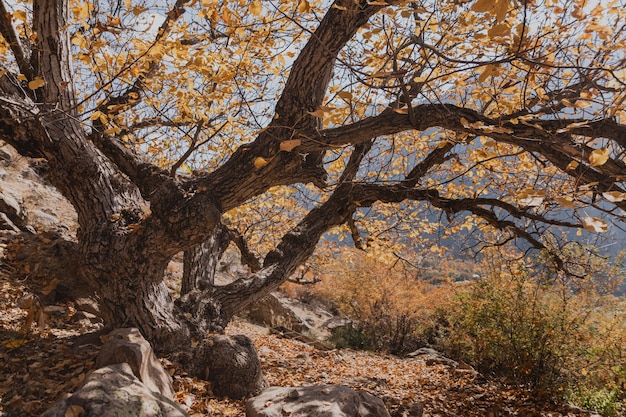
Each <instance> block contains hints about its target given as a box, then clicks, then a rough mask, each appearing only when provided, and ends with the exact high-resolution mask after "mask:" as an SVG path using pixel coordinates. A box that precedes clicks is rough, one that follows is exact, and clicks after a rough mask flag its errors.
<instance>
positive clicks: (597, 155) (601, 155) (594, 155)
mask: <svg viewBox="0 0 626 417" xmlns="http://www.w3.org/2000/svg"><path fill="white" fill-rule="evenodd" d="M609 156H610V153H609V150H608V149H607V148H600V149H596V150H594V151H593V152H591V155H589V165H591V166H592V167H599V166H602V165H604V164H606V161H608V160H609Z"/></svg>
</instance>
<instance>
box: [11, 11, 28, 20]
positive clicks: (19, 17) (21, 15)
mask: <svg viewBox="0 0 626 417" xmlns="http://www.w3.org/2000/svg"><path fill="white" fill-rule="evenodd" d="M13 18H15V19H16V20H21V21H22V22H26V11H24V10H16V11H14V12H13Z"/></svg>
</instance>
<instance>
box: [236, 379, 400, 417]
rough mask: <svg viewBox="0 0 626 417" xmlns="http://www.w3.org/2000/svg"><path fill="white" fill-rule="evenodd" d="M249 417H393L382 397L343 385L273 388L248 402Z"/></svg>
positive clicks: (247, 413)
mask: <svg viewBox="0 0 626 417" xmlns="http://www.w3.org/2000/svg"><path fill="white" fill-rule="evenodd" d="M294 391H296V394H297V395H296V394H294ZM246 416H247V417H283V416H289V417H390V415H389V412H388V411H387V409H386V408H385V405H384V404H383V402H382V400H381V399H380V398H377V397H375V396H373V395H371V394H369V393H367V392H357V391H353V390H352V389H350V388H348V387H346V386H342V385H321V386H310V387H300V388H292V387H270V388H268V389H266V390H265V391H263V392H262V393H261V395H259V396H257V397H254V398H250V399H249V400H248V401H246Z"/></svg>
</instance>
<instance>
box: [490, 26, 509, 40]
mask: <svg viewBox="0 0 626 417" xmlns="http://www.w3.org/2000/svg"><path fill="white" fill-rule="evenodd" d="M509 33H511V26H509V25H508V24H506V23H499V24H497V25H495V26H493V27H492V28H491V29H489V31H488V32H487V34H488V35H489V36H490V37H492V38H495V37H496V36H506V35H508V34H509Z"/></svg>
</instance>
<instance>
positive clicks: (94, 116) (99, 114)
mask: <svg viewBox="0 0 626 417" xmlns="http://www.w3.org/2000/svg"><path fill="white" fill-rule="evenodd" d="M102 115H103V113H102V112H101V111H100V110H97V111H95V112H93V114H92V115H91V117H89V120H96V119H99V118H100V116H102Z"/></svg>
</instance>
